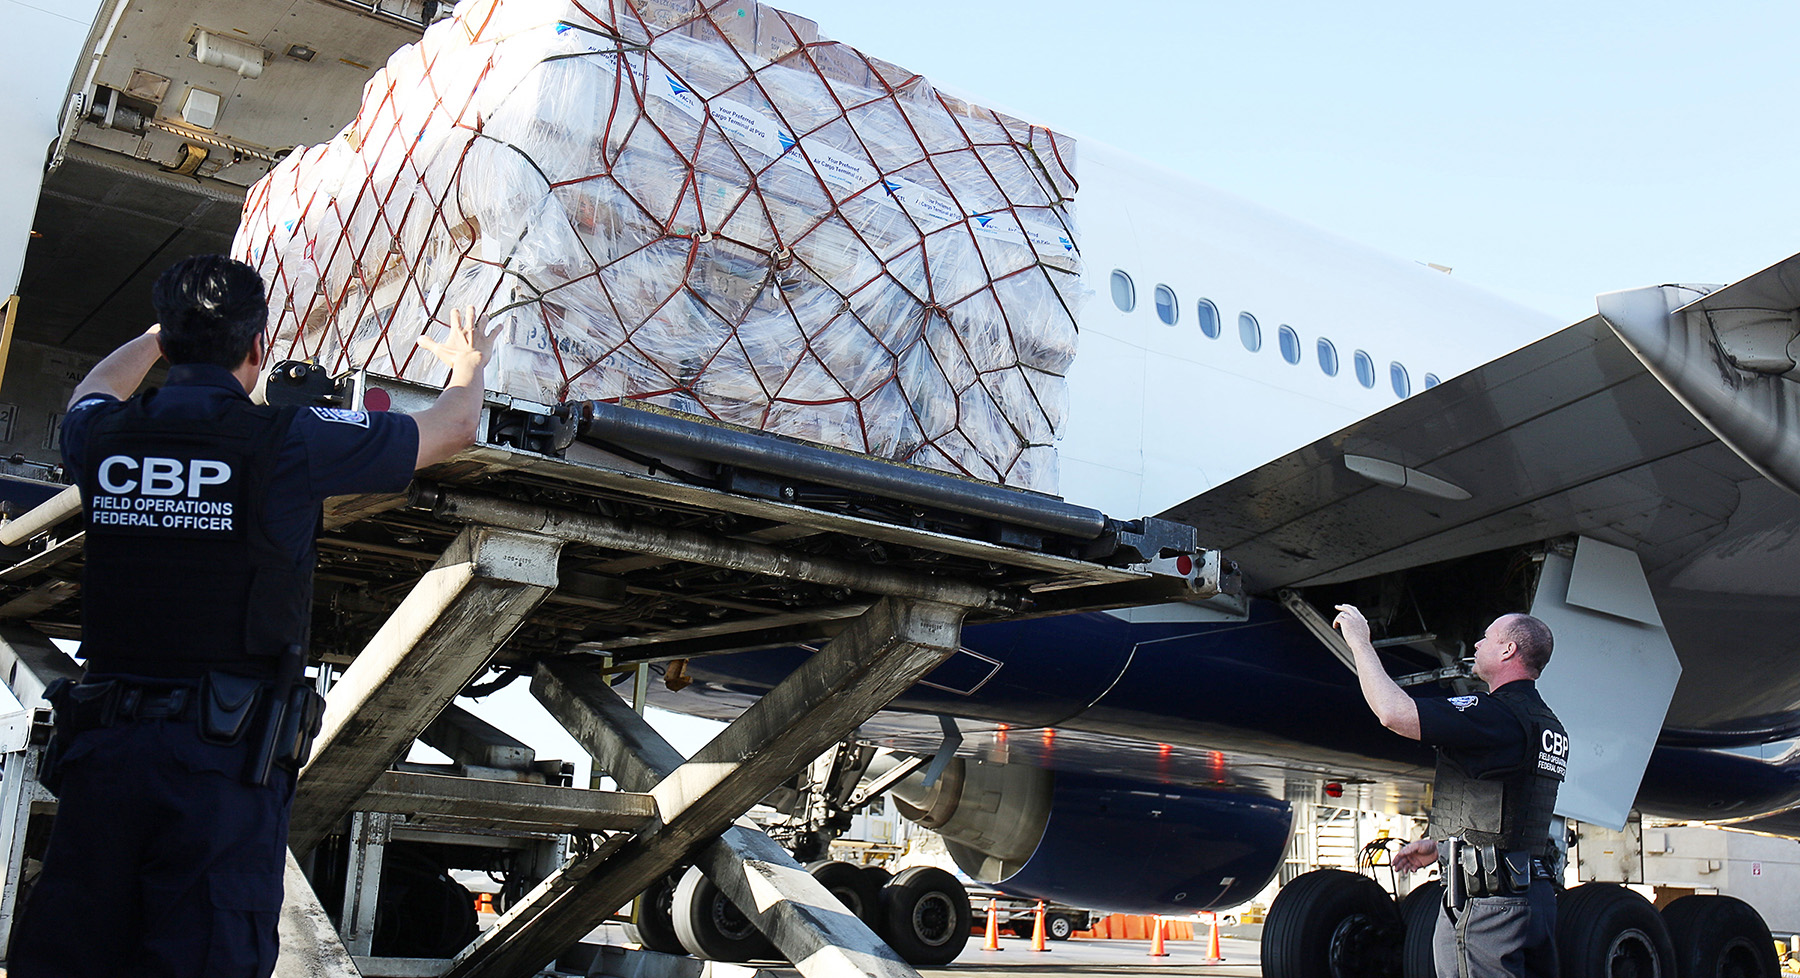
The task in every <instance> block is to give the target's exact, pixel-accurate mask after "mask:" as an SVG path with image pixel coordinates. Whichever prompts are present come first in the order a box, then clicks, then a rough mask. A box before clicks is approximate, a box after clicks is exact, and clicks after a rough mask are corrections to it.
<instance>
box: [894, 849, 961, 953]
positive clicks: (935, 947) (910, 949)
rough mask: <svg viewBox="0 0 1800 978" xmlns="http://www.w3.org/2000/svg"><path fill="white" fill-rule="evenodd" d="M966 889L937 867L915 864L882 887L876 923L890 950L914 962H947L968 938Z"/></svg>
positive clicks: (959, 951)
mask: <svg viewBox="0 0 1800 978" xmlns="http://www.w3.org/2000/svg"><path fill="white" fill-rule="evenodd" d="M971 917H972V913H971V911H970V909H969V891H968V890H966V889H964V888H963V885H962V883H961V882H960V881H959V880H957V878H956V877H954V876H951V875H950V874H949V873H946V872H944V871H943V870H941V869H938V868H937V867H935V866H914V867H913V868H911V869H907V870H902V871H901V872H900V874H899V875H897V876H895V877H894V878H893V879H892V880H890V881H888V885H886V886H884V887H882V888H881V919H882V926H881V927H880V928H878V929H877V930H878V932H879V933H880V934H881V937H882V939H883V940H885V941H887V944H888V947H891V948H893V949H894V953H896V954H898V955H900V957H901V958H903V959H905V960H906V962H907V963H908V964H911V965H914V966H938V965H946V964H949V963H950V962H952V961H955V960H956V956H957V955H959V954H961V953H962V949H963V946H964V945H966V944H968V943H969V921H970V919H971Z"/></svg>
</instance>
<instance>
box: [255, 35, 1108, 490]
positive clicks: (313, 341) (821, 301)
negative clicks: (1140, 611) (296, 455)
mask: <svg viewBox="0 0 1800 978" xmlns="http://www.w3.org/2000/svg"><path fill="white" fill-rule="evenodd" d="M1074 148H1075V147H1074V144H1073V142H1072V141H1071V140H1069V139H1068V138H1067V137H1064V136H1060V135H1057V134H1054V133H1051V132H1050V131H1048V130H1046V129H1043V128H1041V127H1034V126H1027V125H1025V124H1023V123H1021V122H1018V121H1017V120H1014V119H1011V118H1009V117H1006V116H1003V115H1000V114H997V113H995V112H992V111H989V110H987V109H983V108H980V107H977V106H974V105H971V104H968V103H966V102H963V101H961V100H958V99H956V98H953V97H951V96H948V95H946V94H945V93H943V92H940V91H937V90H936V89H934V88H933V87H932V86H931V85H930V83H929V82H927V81H926V80H925V79H923V78H921V77H919V76H916V75H912V74H910V73H908V72H906V71H903V70H901V69H899V68H896V67H894V66H892V65H889V64H886V63H884V62H881V61H878V60H875V59H872V58H868V57H866V56H864V55H862V54H860V53H858V52H857V51H855V50H854V49H851V48H849V47H847V46H845V45H842V44H837V43H834V42H830V41H821V40H819V39H818V37H817V33H816V28H815V27H814V25H813V24H812V23H811V22H810V21H807V20H805V19H803V18H800V17H796V16H794V15H791V14H786V13H782V12H779V11H776V10H774V9H772V8H768V7H761V6H755V5H750V4H743V3H721V4H715V5H713V6H710V7H708V6H706V5H704V4H701V3H697V2H696V3H681V2H668V0H580V2H558V0H464V2H463V3H462V4H460V5H459V6H458V7H457V9H456V13H455V16H454V17H452V18H450V19H447V20H444V21H441V22H439V23H438V24H436V25H434V26H433V27H432V28H431V29H430V30H428V31H427V32H426V33H425V35H424V37H423V39H422V40H421V41H420V42H419V43H417V44H414V45H409V46H407V47H404V48H402V49H400V50H399V51H398V52H396V53H395V54H394V56H393V57H392V58H391V59H390V60H389V61H388V63H387V65H386V67H385V68H384V69H382V70H381V71H379V72H377V73H376V75H375V76H374V78H373V79H372V80H371V81H370V82H369V83H368V85H367V87H366V89H365V91H364V98H363V103H362V108H361V110H360V112H359V114H358V115H357V118H356V120H355V122H353V123H352V124H351V125H350V126H349V127H348V128H346V129H345V130H344V131H343V132H342V133H341V135H340V136H339V137H338V138H335V139H333V140H332V141H331V142H329V143H326V144H323V145H319V146H313V147H309V148H306V149H304V150H300V151H296V152H294V153H293V154H291V155H290V156H289V157H288V158H287V159H286V160H284V161H283V162H282V163H281V165H280V166H278V167H277V168H276V169H275V170H274V171H273V172H272V173H270V174H269V176H268V177H267V178H265V179H264V180H263V181H261V182H260V183H258V184H257V185H256V186H255V187H254V188H253V189H252V190H251V192H250V195H249V197H248V199H247V201H246V204H245V214H244V220H243V224H242V225H241V228H240V230H239V232H238V237H237V241H236V243H235V246H234V250H235V252H236V255H237V257H239V258H241V259H242V260H245V261H247V262H249V263H251V264H252V265H254V266H255V267H256V268H257V269H258V270H259V271H261V273H262V274H263V276H264V279H265V280H266V281H267V282H268V283H269V285H270V292H271V294H270V309H271V328H272V330H273V335H274V339H273V343H272V346H271V349H272V350H273V351H274V353H275V354H276V355H277V356H280V357H290V358H296V359H313V360H315V361H317V362H319V363H321V364H324V365H325V366H326V367H327V368H328V369H330V370H332V372H334V373H336V372H340V371H343V370H348V369H353V368H367V369H370V370H374V371H376V372H379V373H384V374H389V375H392V376H398V377H403V378H406V379H410V380H415V381H420V382H424V383H434V384H441V383H442V382H443V380H444V373H443V368H442V367H441V366H440V365H439V364H438V362H437V361H436V360H435V359H434V358H433V357H431V356H430V355H429V354H426V353H424V352H423V351H421V350H420V349H418V348H417V347H416V346H415V340H416V339H417V337H418V335H419V333H420V331H421V330H423V329H425V328H428V326H429V324H432V323H441V322H444V321H446V320H447V318H448V315H449V310H450V309H451V308H454V307H460V306H463V305H467V304H473V305H475V306H477V307H479V308H481V309H483V310H485V311H486V312H487V313H488V314H489V316H490V317H491V318H492V321H493V322H494V323H496V324H498V325H499V326H500V327H501V332H500V333H499V340H498V346H497V349H496V354H495V359H494V362H493V366H492V367H491V368H490V370H489V373H488V386H489V387H490V388H491V389H493V390H495V391H497V392H499V393H502V394H506V395H511V396H514V397H519V398H523V399H526V400H529V401H535V402H539V403H546V404H548V403H555V402H559V401H565V400H582V399H607V400H621V399H635V400H641V401H646V402H650V403H654V404H657V405H661V406H663V407H665V408H671V409H675V410H679V411H684V412H688V413H691V414H695V415H699V416H702V417H706V418H711V419H715V420H718V421H724V422H728V423H731V424H736V425H742V426H746V427H749V428H753V429H759V430H765V431H771V432H777V433H780V434H783V435H788V436H792V437H797V438H802V439H807V440H810V441H813V442H818V443H822V444H825V445H830V446H835V447H838V448H842V449H846V450H850V451H855V452H866V453H869V454H873V455H877V456H881V457H884V458H888V459H894V460H899V461H904V462H910V463H913V464H917V465H922V466H928V467H930V468H934V469H940V470H944V471H949V472H956V473H961V474H964V475H968V476H972V477H975V478H978V479H983V480H987V481H992V482H1002V483H1006V484H1009V485H1014V486H1020V487H1024V488H1030V489H1035V490H1039V491H1044V492H1054V491H1055V490H1056V457H1055V448H1054V444H1055V440H1056V436H1057V432H1058V429H1059V427H1060V425H1061V424H1062V421H1063V415H1064V412H1065V409H1066V391H1065V383H1064V379H1063V378H1064V375H1065V374H1066V372H1067V370H1068V367H1069V365H1070V363H1071V361H1072V360H1073V358H1074V355H1075V345H1076V335H1075V323H1076V314H1077V312H1078V303H1079V301H1080V298H1081V297H1082V294H1083V289H1082V286H1081V284H1080V278H1079V275H1080V260H1079V254H1078V252H1077V249H1076V244H1075V229H1074V214H1073V206H1072V205H1073V195H1074V191H1075V182H1074V179H1073V174H1074V169H1075V166H1074V165H1075V160H1074V155H1073V154H1074Z"/></svg>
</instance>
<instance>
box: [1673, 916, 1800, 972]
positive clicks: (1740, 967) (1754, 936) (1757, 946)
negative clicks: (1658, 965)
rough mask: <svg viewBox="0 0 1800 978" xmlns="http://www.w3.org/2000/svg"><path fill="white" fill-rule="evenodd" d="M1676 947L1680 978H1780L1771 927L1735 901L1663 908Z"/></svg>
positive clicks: (1779, 968)
mask: <svg viewBox="0 0 1800 978" xmlns="http://www.w3.org/2000/svg"><path fill="white" fill-rule="evenodd" d="M1662 919H1663V923H1664V924H1666V925H1668V928H1669V939H1670V940H1671V941H1672V942H1673V943H1674V945H1675V976H1676V978H1777V976H1779V975H1780V974H1781V962H1780V961H1779V960H1777V959H1776V957H1775V940H1774V938H1773V937H1771V936H1770V934H1769V925H1768V924H1766V923H1764V922H1763V919H1762V915H1761V914H1759V913H1757V912H1756V909H1755V908H1754V907H1751V906H1750V905H1749V904H1748V903H1745V902H1744V901H1742V900H1739V899H1737V898H1735V897H1728V896H1704V895H1703V896H1685V897H1682V898H1681V899H1679V900H1676V901H1674V902H1672V903H1670V904H1669V905H1668V906H1666V907H1664V908H1663V910H1662Z"/></svg>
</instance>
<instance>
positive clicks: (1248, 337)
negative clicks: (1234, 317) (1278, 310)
mask: <svg viewBox="0 0 1800 978" xmlns="http://www.w3.org/2000/svg"><path fill="white" fill-rule="evenodd" d="M1238 339H1240V340H1243V341H1244V349H1246V350H1249V351H1250V352H1251V353H1255V352H1256V351H1258V350H1260V349H1262V327H1261V326H1258V325H1257V324H1256V317H1255V316H1252V315H1250V314H1249V313H1247V312H1240V313H1238Z"/></svg>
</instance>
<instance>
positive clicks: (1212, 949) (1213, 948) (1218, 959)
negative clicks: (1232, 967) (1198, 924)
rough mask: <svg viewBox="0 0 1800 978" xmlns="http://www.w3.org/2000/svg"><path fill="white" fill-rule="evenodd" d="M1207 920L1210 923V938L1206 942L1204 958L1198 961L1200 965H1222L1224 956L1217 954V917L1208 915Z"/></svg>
mask: <svg viewBox="0 0 1800 978" xmlns="http://www.w3.org/2000/svg"><path fill="white" fill-rule="evenodd" d="M1206 917H1207V919H1208V920H1209V921H1211V923H1212V937H1210V938H1208V940H1207V945H1208V946H1207V950H1206V957H1204V958H1201V959H1200V963H1201V964H1224V963H1225V956H1224V955H1223V954H1220V953H1219V915H1218V914H1216V913H1208V914H1207V915H1206Z"/></svg>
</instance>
